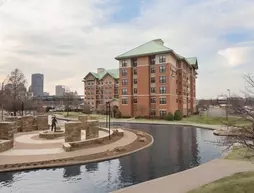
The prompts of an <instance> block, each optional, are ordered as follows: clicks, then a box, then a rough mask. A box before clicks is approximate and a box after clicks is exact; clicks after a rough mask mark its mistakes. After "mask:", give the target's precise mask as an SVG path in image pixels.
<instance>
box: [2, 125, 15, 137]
mask: <svg viewBox="0 0 254 193" xmlns="http://www.w3.org/2000/svg"><path fill="white" fill-rule="evenodd" d="M14 130H15V123H14V122H0V140H14Z"/></svg>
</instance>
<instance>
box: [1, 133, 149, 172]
mask: <svg viewBox="0 0 254 193" xmlns="http://www.w3.org/2000/svg"><path fill="white" fill-rule="evenodd" d="M126 130H129V131H131V129H126ZM131 132H132V131H131ZM146 134H147V135H148V136H149V137H151V143H149V144H147V145H145V146H143V147H141V148H139V149H135V150H132V151H129V152H125V153H120V154H118V155H113V156H109V157H102V158H97V159H91V160H84V161H76V162H72V163H71V162H70V163H57V164H45V165H38V166H36V165H35V166H24V167H22V168H8V169H2V170H0V173H3V172H18V171H24V170H34V169H37V170H38V169H49V168H61V167H64V166H73V165H83V164H88V163H94V162H101V161H107V160H112V159H117V158H120V157H124V156H127V155H131V154H134V153H136V152H139V151H142V150H144V149H146V148H148V147H150V146H152V145H153V143H154V138H153V136H152V135H150V134H149V133H146ZM132 143H133V142H132ZM130 144H131V143H130ZM102 153H103V152H102ZM75 157H77V156H75ZM75 157H72V158H75ZM39 162H42V161H38V162H33V163H34V164H36V163H39Z"/></svg>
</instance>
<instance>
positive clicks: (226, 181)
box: [188, 172, 254, 193]
mask: <svg viewBox="0 0 254 193" xmlns="http://www.w3.org/2000/svg"><path fill="white" fill-rule="evenodd" d="M253 192H254V172H242V173H236V174H234V175H232V176H228V177H225V178H222V179H219V180H217V181H215V182H212V183H209V184H206V185H204V186H201V187H199V188H197V189H194V190H191V191H189V192H188V193H253Z"/></svg>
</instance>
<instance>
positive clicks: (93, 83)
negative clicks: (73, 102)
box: [83, 68, 119, 110]
mask: <svg viewBox="0 0 254 193" xmlns="http://www.w3.org/2000/svg"><path fill="white" fill-rule="evenodd" d="M118 81H119V69H111V70H105V69H104V68H98V69H97V73H94V72H89V73H88V74H87V75H86V76H85V77H84V79H83V82H84V103H85V104H88V105H90V107H91V109H92V110H94V109H97V108H98V105H100V104H105V103H106V102H108V101H112V100H113V99H118V98H119V93H118V90H119V85H118Z"/></svg>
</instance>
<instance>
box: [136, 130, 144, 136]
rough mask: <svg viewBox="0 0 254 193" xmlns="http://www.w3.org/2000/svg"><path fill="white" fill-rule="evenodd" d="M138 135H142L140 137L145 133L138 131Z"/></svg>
mask: <svg viewBox="0 0 254 193" xmlns="http://www.w3.org/2000/svg"><path fill="white" fill-rule="evenodd" d="M137 135H138V136H140V137H145V134H144V133H143V132H141V131H139V132H137Z"/></svg>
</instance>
